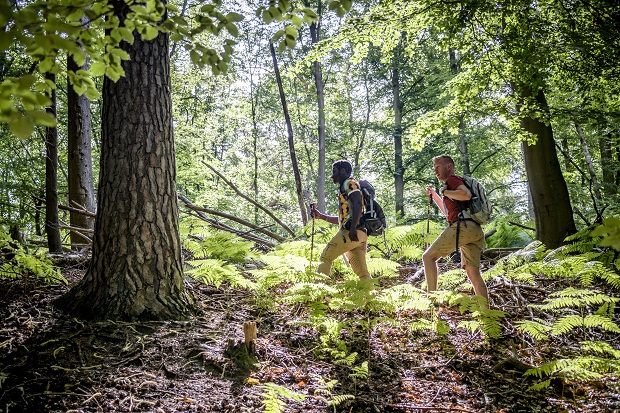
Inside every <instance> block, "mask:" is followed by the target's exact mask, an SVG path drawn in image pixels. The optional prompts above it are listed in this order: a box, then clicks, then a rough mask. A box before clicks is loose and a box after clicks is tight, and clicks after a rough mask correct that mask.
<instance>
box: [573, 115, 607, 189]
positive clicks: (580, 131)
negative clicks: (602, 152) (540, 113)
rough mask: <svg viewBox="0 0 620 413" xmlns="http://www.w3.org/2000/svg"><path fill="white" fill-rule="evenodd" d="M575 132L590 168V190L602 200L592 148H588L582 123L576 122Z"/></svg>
mask: <svg viewBox="0 0 620 413" xmlns="http://www.w3.org/2000/svg"><path fill="white" fill-rule="evenodd" d="M575 130H577V135H579V142H580V143H581V150H582V151H583V156H584V158H585V160H586V166H587V167H588V174H589V175H590V188H591V189H592V192H594V196H595V197H596V199H598V200H600V199H601V198H602V197H601V190H600V189H599V185H598V179H597V178H596V172H595V171H594V164H593V163H592V156H590V148H589V147H588V142H586V137H585V134H584V133H583V127H582V126H581V124H580V123H577V122H575Z"/></svg>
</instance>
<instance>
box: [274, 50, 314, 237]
mask: <svg viewBox="0 0 620 413" xmlns="http://www.w3.org/2000/svg"><path fill="white" fill-rule="evenodd" d="M269 50H271V58H272V59H273V69H274V71H275V73H276V81H277V83H278V91H279V92H280V101H281V102H282V111H283V112H284V120H285V121H286V130H287V132H288V150H289V153H290V155H291V164H292V167H293V175H294V177H295V189H296V192H297V202H298V203H299V209H300V212H301V220H302V221H303V223H304V225H306V223H307V222H308V216H307V215H306V206H305V203H304V195H303V190H302V188H301V175H300V173H299V165H298V163H297V155H296V154H295V141H294V140H293V125H292V124H291V117H290V115H289V113H288V105H287V104H286V96H284V87H282V78H281V77H280V69H279V68H278V59H277V58H276V50H275V49H274V47H273V43H271V42H270V43H269Z"/></svg>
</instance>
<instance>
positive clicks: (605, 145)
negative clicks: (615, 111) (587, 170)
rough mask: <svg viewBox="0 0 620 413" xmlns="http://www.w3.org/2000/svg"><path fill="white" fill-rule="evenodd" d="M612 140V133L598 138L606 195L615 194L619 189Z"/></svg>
mask: <svg viewBox="0 0 620 413" xmlns="http://www.w3.org/2000/svg"><path fill="white" fill-rule="evenodd" d="M611 142H612V136H611V134H610V133H608V134H606V135H605V136H601V137H600V138H599V140H598V146H599V151H600V153H601V169H602V170H603V191H604V193H605V195H614V194H616V192H617V190H618V188H617V187H616V182H615V174H614V168H613V164H614V160H613V154H612V151H611Z"/></svg>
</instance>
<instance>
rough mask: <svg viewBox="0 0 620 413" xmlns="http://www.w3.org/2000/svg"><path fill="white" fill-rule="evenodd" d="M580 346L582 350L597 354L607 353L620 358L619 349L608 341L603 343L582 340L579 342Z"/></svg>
mask: <svg viewBox="0 0 620 413" xmlns="http://www.w3.org/2000/svg"><path fill="white" fill-rule="evenodd" d="M581 348H582V349H583V351H584V352H586V353H587V352H591V353H598V354H608V355H610V356H611V357H613V358H615V359H617V360H620V350H617V349H615V348H613V347H612V346H611V344H609V343H605V342H604V341H583V342H582V343H581Z"/></svg>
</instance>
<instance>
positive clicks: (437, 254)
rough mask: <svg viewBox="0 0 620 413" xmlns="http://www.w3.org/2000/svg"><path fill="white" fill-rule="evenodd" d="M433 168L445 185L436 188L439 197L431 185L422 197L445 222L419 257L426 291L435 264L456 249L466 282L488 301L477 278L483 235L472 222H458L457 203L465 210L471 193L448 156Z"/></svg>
mask: <svg viewBox="0 0 620 413" xmlns="http://www.w3.org/2000/svg"><path fill="white" fill-rule="evenodd" d="M433 168H434V171H435V175H436V176H437V179H439V181H441V182H443V183H444V184H445V185H444V186H443V187H442V188H441V189H440V193H441V194H442V196H440V195H439V194H437V192H436V191H435V189H434V188H433V187H432V186H428V187H427V188H426V194H427V195H428V196H430V197H432V198H433V201H435V204H437V206H438V207H439V209H440V210H441V212H442V213H443V214H444V216H445V217H446V218H447V219H448V224H449V225H448V228H446V229H445V230H444V231H443V232H442V233H441V235H439V237H437V239H436V240H435V242H433V243H432V244H431V246H430V247H428V249H427V250H426V251H425V252H424V254H422V263H423V264H424V275H425V277H426V286H427V288H428V291H435V290H436V289H437V274H438V269H437V261H438V260H439V259H440V258H441V257H445V256H446V255H448V254H450V253H452V252H453V251H454V250H455V249H456V247H457V237H458V248H459V249H460V250H461V262H462V266H463V268H464V269H465V271H466V272H467V277H468V278H469V281H470V282H471V283H472V285H473V286H474V291H475V293H476V295H478V296H480V297H483V298H484V299H485V300H487V301H488V299H489V294H488V292H487V286H486V284H485V283H484V280H483V279H482V276H481V275H480V253H481V251H482V248H483V247H484V232H483V231H482V228H480V225H478V223H477V222H475V221H474V220H472V219H463V218H461V219H460V220H459V213H460V210H459V204H458V203H461V204H462V205H464V206H465V208H466V207H467V202H468V201H469V200H470V199H471V192H470V191H469V189H467V187H466V186H465V183H464V182H463V179H462V178H461V177H459V176H457V175H455V174H454V161H453V160H452V158H451V157H450V156H448V155H441V156H436V157H434V158H433Z"/></svg>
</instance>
